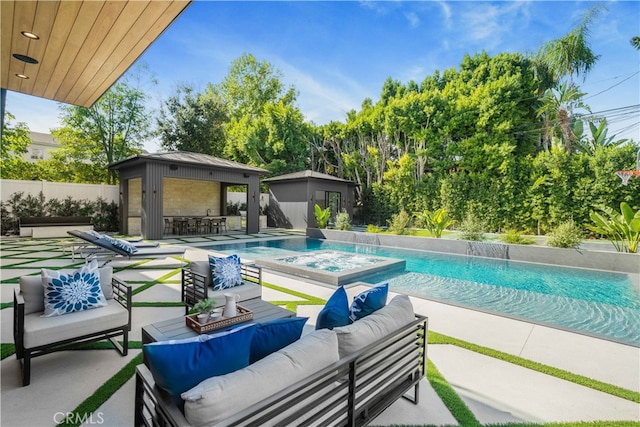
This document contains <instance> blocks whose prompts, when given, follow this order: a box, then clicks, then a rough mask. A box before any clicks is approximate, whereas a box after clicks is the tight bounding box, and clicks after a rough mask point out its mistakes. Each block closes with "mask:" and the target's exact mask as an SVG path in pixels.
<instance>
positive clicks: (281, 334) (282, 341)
mask: <svg viewBox="0 0 640 427" xmlns="http://www.w3.org/2000/svg"><path fill="white" fill-rule="evenodd" d="M308 319H309V318H308V317H289V318H285V319H277V320H272V321H270V322H264V323H259V324H258V327H257V328H256V333H255V334H254V336H253V340H252V341H251V354H250V356H249V363H254V362H257V361H258V360H260V359H262V358H263V357H265V356H268V355H269V354H271V353H273V352H276V351H278V350H280V349H281V348H283V347H286V346H288V345H289V344H291V343H292V342H295V341H297V340H299V339H300V335H302V329H303V328H304V324H305V323H306V321H307V320H308Z"/></svg>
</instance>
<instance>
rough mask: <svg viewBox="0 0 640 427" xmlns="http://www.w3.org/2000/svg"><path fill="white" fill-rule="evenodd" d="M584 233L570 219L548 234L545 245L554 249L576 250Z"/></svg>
mask: <svg viewBox="0 0 640 427" xmlns="http://www.w3.org/2000/svg"><path fill="white" fill-rule="evenodd" d="M583 237H584V233H583V232H582V230H581V229H580V227H578V226H577V225H576V223H575V222H573V220H572V219H570V220H569V221H566V222H563V223H562V224H560V225H558V226H557V227H556V228H555V229H553V230H552V231H551V233H549V238H548V239H547V245H549V246H552V247H554V248H577V247H578V246H580V242H582V238H583Z"/></svg>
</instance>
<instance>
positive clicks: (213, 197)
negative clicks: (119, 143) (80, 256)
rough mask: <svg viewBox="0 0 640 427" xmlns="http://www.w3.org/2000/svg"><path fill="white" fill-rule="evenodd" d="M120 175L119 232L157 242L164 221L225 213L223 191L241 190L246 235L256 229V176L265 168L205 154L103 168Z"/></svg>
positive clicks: (157, 156) (136, 159) (141, 158)
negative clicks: (244, 193)
mask: <svg viewBox="0 0 640 427" xmlns="http://www.w3.org/2000/svg"><path fill="white" fill-rule="evenodd" d="M109 169H110V170H112V171H117V172H118V173H119V175H120V203H119V212H120V232H121V233H124V234H141V235H142V237H143V238H145V239H162V238H163V236H164V231H165V221H164V219H165V218H170V217H208V216H221V215H222V216H224V215H225V214H226V212H225V209H226V204H227V196H226V194H227V187H229V186H231V185H233V186H238V185H240V186H245V188H246V194H247V221H246V223H247V226H246V232H247V233H257V232H258V231H259V229H260V227H259V218H258V216H259V206H260V177H261V176H262V175H265V174H267V173H268V171H267V170H265V169H261V168H257V167H253V166H248V165H244V164H241V163H237V162H233V161H230V160H225V159H220V158H217V157H212V156H209V155H206V154H199V153H190V152H184V151H172V152H164V153H153V154H139V155H137V156H133V157H130V158H128V159H125V160H121V161H119V162H115V163H112V164H111V165H109Z"/></svg>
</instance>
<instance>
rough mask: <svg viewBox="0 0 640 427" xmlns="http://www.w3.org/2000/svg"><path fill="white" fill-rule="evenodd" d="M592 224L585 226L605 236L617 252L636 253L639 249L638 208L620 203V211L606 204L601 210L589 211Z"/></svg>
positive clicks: (639, 223)
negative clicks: (635, 209)
mask: <svg viewBox="0 0 640 427" xmlns="http://www.w3.org/2000/svg"><path fill="white" fill-rule="evenodd" d="M590 217H591V220H592V221H593V223H594V225H588V226H587V228H589V230H592V231H594V232H596V233H598V234H602V235H604V236H606V237H607V238H608V239H609V240H610V241H611V243H613V246H615V248H616V250H617V251H618V252H631V253H637V252H638V249H640V210H638V211H636V212H633V209H631V207H630V206H629V205H628V204H627V203H625V202H622V203H620V212H616V211H615V210H614V209H612V208H610V207H608V206H606V207H604V208H602V212H601V213H600V212H591V214H590Z"/></svg>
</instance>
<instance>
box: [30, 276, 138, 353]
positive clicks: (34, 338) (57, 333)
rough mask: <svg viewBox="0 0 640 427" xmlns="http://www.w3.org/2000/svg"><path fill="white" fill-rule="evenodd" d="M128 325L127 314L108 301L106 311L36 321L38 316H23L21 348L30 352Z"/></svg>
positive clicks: (39, 318) (81, 312)
mask: <svg viewBox="0 0 640 427" xmlns="http://www.w3.org/2000/svg"><path fill="white" fill-rule="evenodd" d="M40 286H41V287H42V285H40ZM128 322H129V312H128V311H127V309H125V308H124V307H123V306H122V305H120V303H118V302H117V301H116V300H114V299H110V300H108V305H107V306H106V307H98V308H94V309H91V310H82V311H76V312H73V313H68V314H65V315H64V316H55V317H40V313H31V314H28V315H26V316H24V346H25V348H33V347H37V346H41V345H45V344H51V343H54V342H58V341H62V340H65V339H70V338H77V337H80V336H82V335H87V334H92V333H95V332H100V331H104V330H106V329H111V328H117V327H119V326H124V325H126V324H127V323H128Z"/></svg>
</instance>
